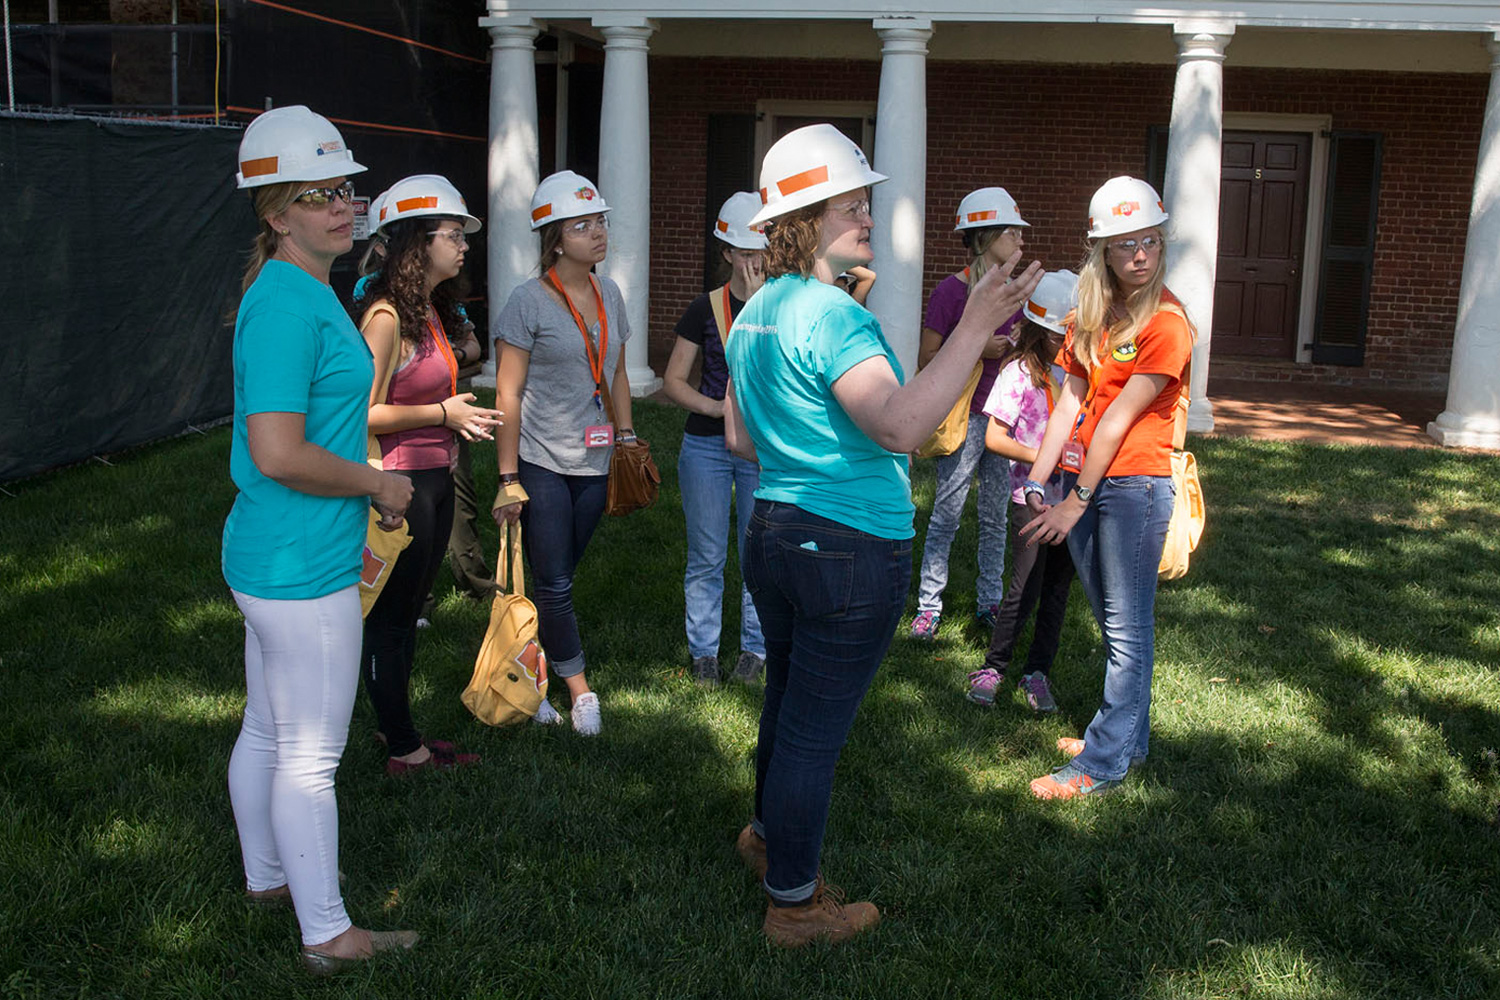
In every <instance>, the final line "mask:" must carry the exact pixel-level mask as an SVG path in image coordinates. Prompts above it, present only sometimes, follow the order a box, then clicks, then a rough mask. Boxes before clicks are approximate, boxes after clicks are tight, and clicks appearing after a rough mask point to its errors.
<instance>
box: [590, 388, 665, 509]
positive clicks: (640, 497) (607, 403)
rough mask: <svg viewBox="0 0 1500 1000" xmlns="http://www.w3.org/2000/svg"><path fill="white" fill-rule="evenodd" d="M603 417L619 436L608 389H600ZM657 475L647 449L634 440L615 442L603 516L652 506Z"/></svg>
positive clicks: (610, 462) (637, 439) (612, 402)
mask: <svg viewBox="0 0 1500 1000" xmlns="http://www.w3.org/2000/svg"><path fill="white" fill-rule="evenodd" d="M604 413H605V416H606V417H607V418H608V419H609V423H610V426H612V427H614V428H615V431H616V433H618V432H619V429H620V428H619V424H618V423H617V422H616V421H615V404H614V399H613V394H612V393H611V392H610V390H609V387H608V386H606V387H605V389H604ZM660 487H661V472H660V471H659V470H658V469H657V468H656V462H655V461H654V460H653V459H652V458H651V445H650V444H648V443H647V442H646V440H645V439H644V438H640V437H637V438H636V439H635V442H634V443H633V444H621V443H620V442H619V439H618V437H617V438H616V439H615V448H614V451H613V452H612V453H611V454H610V456H609V487H608V490H607V492H606V494H605V497H606V499H605V502H604V513H606V514H613V515H614V516H616V517H622V516H624V515H626V514H633V513H635V512H636V511H638V510H645V509H646V508H647V507H650V506H651V505H652V504H654V503H656V497H657V494H658V492H660Z"/></svg>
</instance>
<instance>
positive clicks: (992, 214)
mask: <svg viewBox="0 0 1500 1000" xmlns="http://www.w3.org/2000/svg"><path fill="white" fill-rule="evenodd" d="M998 218H1000V213H999V212H997V211H995V210H994V209H993V208H992V209H990V210H989V211H988V212H970V213H969V217H968V219H967V220H966V221H968V222H988V221H989V220H990V219H998Z"/></svg>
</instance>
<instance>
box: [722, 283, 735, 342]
mask: <svg viewBox="0 0 1500 1000" xmlns="http://www.w3.org/2000/svg"><path fill="white" fill-rule="evenodd" d="M724 321H725V322H726V323H728V324H729V325H730V326H734V310H733V309H731V308H729V286H728V285H725V286H724ZM724 336H725V337H728V336H729V331H728V330H725V331H724Z"/></svg>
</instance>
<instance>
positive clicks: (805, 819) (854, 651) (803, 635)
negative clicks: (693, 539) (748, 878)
mask: <svg viewBox="0 0 1500 1000" xmlns="http://www.w3.org/2000/svg"><path fill="white" fill-rule="evenodd" d="M745 582H746V584H747V585H748V586H749V588H750V595H751V596H752V597H753V598H754V599H755V607H756V610H757V611H759V612H760V623H761V627H762V628H763V629H764V630H765V636H766V700H765V705H764V707H763V708H762V709H761V713H760V742H759V744H758V745H757V747H756V750H755V818H754V826H755V828H756V829H757V830H758V831H760V832H761V834H762V835H763V836H764V837H765V838H766V856H767V861H768V863H769V864H768V867H767V870H766V879H765V890H766V892H767V893H768V894H769V895H770V896H771V899H772V900H773V901H774V902H776V903H779V904H783V905H786V904H795V903H799V902H802V901H805V900H806V899H808V898H809V897H811V896H812V894H813V890H814V889H815V888H816V886H817V878H818V859H819V857H820V856H821V854H822V851H823V831H824V829H825V828H826V827H827V825H828V804H829V799H830V797H831V796H832V794H833V769H834V765H836V764H837V763H838V759H839V752H840V751H841V750H842V749H843V747H844V741H845V740H846V739H847V738H848V736H849V729H850V727H851V726H853V725H854V716H855V713H857V712H858V711H859V704H860V702H861V701H862V700H864V696H865V692H866V691H868V690H869V688H870V682H871V681H873V680H874V679H875V670H876V668H878V667H879V666H880V661H881V659H883V658H884V657H885V651H886V649H887V648H889V646H890V644H891V636H892V635H893V634H894V633H895V630H896V623H897V622H898V621H899V620H900V618H901V612H902V610H903V608H904V607H905V604H906V590H907V587H908V586H909V585H910V583H911V540H910V539H902V540H899V541H893V540H891V539H888V538H878V537H876V536H875V535H869V534H866V533H865V532H863V531H859V530H858V529H855V528H851V527H849V526H848V525H844V524H840V523H838V522H837V521H830V520H828V519H827V518H824V517H818V516H817V515H816V514H809V513H808V512H807V511H805V510H803V509H802V508H800V507H797V506H795V505H793V504H787V503H773V502H771V501H767V500H757V501H756V502H755V513H754V514H753V515H751V518H750V530H749V532H748V537H747V538H746V539H745Z"/></svg>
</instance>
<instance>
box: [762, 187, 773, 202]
mask: <svg viewBox="0 0 1500 1000" xmlns="http://www.w3.org/2000/svg"><path fill="white" fill-rule="evenodd" d="M760 203H761V204H762V205H769V204H770V203H771V198H770V196H769V195H767V194H766V189H765V188H761V189H760Z"/></svg>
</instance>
